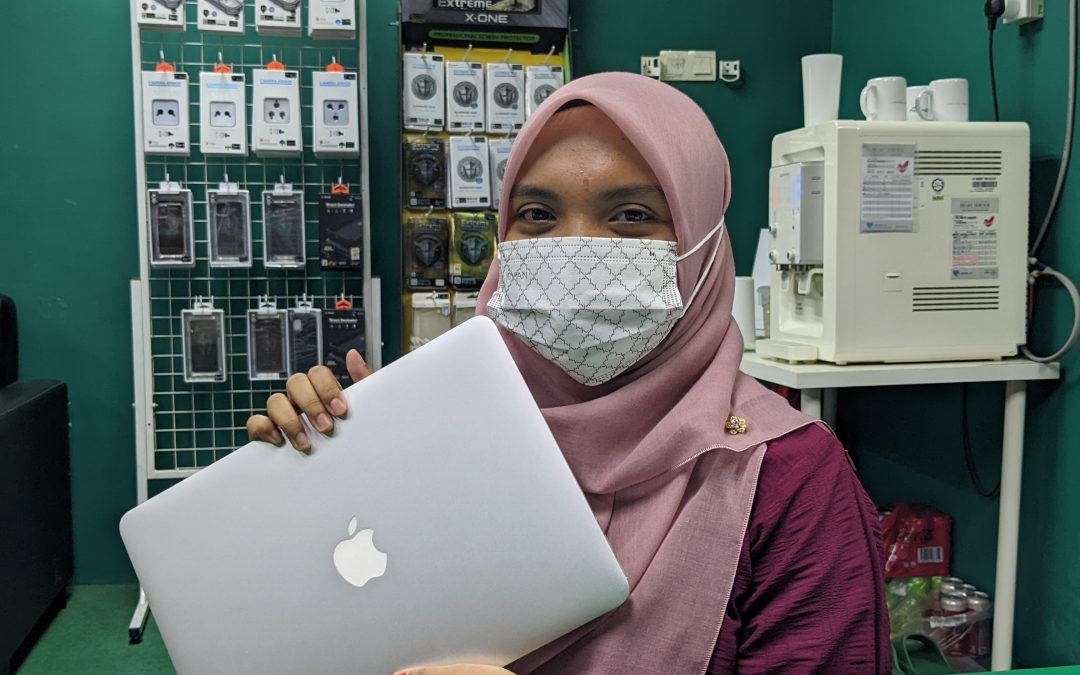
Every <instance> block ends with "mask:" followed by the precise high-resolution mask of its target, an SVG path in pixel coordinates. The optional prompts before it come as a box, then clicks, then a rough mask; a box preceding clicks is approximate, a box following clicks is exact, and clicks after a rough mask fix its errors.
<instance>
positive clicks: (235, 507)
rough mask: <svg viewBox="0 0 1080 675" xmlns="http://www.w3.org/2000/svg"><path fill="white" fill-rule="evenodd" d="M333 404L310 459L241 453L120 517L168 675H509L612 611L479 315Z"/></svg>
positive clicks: (556, 471) (594, 546) (615, 598)
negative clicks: (340, 408) (335, 408)
mask: <svg viewBox="0 0 1080 675" xmlns="http://www.w3.org/2000/svg"><path fill="white" fill-rule="evenodd" d="M345 395H346V397H347V400H348V403H349V414H348V417H347V418H346V419H345V420H340V421H338V422H337V425H336V429H335V432H334V434H333V436H331V437H322V436H320V434H318V433H317V432H315V431H314V430H313V429H311V428H310V425H308V427H309V428H308V434H309V436H310V437H311V438H312V445H313V449H312V452H311V454H310V455H303V454H301V453H299V452H296V451H294V450H293V449H291V448H290V447H284V448H277V447H274V446H272V445H269V444H266V443H259V442H255V443H249V444H248V445H246V446H244V447H242V448H240V449H239V450H237V451H235V452H233V453H232V454H230V455H229V456H228V457H225V458H223V459H221V460H219V461H218V462H216V463H215V464H213V465H211V466H209V467H207V468H205V469H203V470H201V471H200V472H199V473H197V474H195V475H194V476H191V477H190V478H187V479H185V480H184V481H182V482H181V483H179V484H178V485H176V486H174V487H172V488H170V489H169V490H166V491H165V492H163V493H162V494H160V495H158V496H156V497H154V498H152V499H150V500H148V501H147V502H145V503H144V504H142V505H140V506H138V507H136V508H135V509H133V510H131V511H130V512H129V513H127V514H126V515H125V516H124V517H123V519H122V520H121V523H120V531H121V535H122V537H123V540H124V543H125V545H126V546H127V549H128V553H129V555H130V557H131V561H132V564H133V565H134V567H135V571H136V573H137V575H138V577H139V581H140V583H141V584H142V586H143V588H144V590H145V591H146V593H147V596H148V598H149V601H150V607H151V610H152V611H153V612H154V615H155V618H156V620H157V623H158V626H159V628H160V630H161V634H162V637H163V639H164V641H165V644H166V647H167V648H168V651H169V654H170V656H171V657H172V659H173V663H174V665H175V666H176V669H177V671H178V672H180V673H200V674H202V673H239V672H260V673H286V672H288V673H295V672H305V673H342V672H353V673H369V672H370V673H380V674H381V675H386V674H387V673H393V672H395V671H397V670H400V669H403V668H408V667H415V666H419V665H444V664H450V663H461V662H464V663H483V664H491V665H505V664H507V663H509V662H511V661H514V660H515V659H517V658H519V657H520V656H523V655H524V654H527V653H529V652H531V651H533V650H534V649H536V648H538V647H540V646H542V645H543V644H546V643H547V642H549V641H551V640H553V639H554V638H556V637H558V636H560V635H562V634H564V633H567V632H569V631H570V630H572V629H574V628H576V627H577V626H579V625H581V624H583V623H586V622H587V621H589V620H591V619H593V618H594V617H597V616H599V615H601V614H603V613H605V612H607V611H609V610H611V609H613V608H615V607H617V606H618V605H619V604H621V603H622V602H623V600H625V598H626V597H627V594H628V587H627V582H626V578H625V576H624V574H623V572H622V570H621V569H620V568H619V565H618V563H617V562H616V560H615V557H614V555H613V554H612V552H611V549H610V548H609V546H608V544H607V541H606V540H605V538H604V536H603V533H602V532H601V530H600V528H599V526H598V525H597V523H596V520H595V518H594V517H593V514H592V512H591V510H590V508H589V506H588V504H587V502H586V500H585V497H584V495H583V494H582V492H581V490H580V488H579V487H578V485H577V482H576V481H575V479H574V477H573V475H572V473H571V472H570V469H569V467H568V466H567V464H566V461H565V460H564V458H563V456H562V453H561V452H560V451H559V448H558V446H557V445H556V443H555V440H554V438H553V437H552V435H551V432H550V430H549V429H548V427H547V424H546V423H545V422H544V419H543V417H542V416H541V414H540V411H539V409H538V408H537V406H536V403H535V402H534V401H533V398H532V396H531V394H530V393H529V390H528V388H527V386H526V385H525V382H524V380H523V379H522V377H521V374H520V373H519V372H518V370H517V367H516V366H515V364H514V362H513V360H512V358H511V356H510V354H509V351H508V350H507V349H506V346H505V344H504V343H503V341H502V338H501V336H500V335H499V333H498V331H497V329H496V328H495V325H494V324H493V323H492V322H491V321H490V320H489V319H487V318H483V317H479V318H475V319H470V320H469V321H467V322H466V323H464V324H462V325H461V326H460V327H458V328H455V329H454V330H452V331H450V332H449V333H446V334H445V335H443V336H441V337H439V338H438V339H436V340H433V341H432V342H430V343H429V344H427V345H426V346H424V347H422V348H421V349H419V350H417V351H415V352H412V353H410V354H409V355H407V356H405V357H403V358H401V359H399V360H398V361H396V362H394V363H392V364H390V365H388V366H386V367H385V368H383V369H382V370H380V371H379V372H377V373H375V374H374V375H371V376H369V377H368V378H365V379H364V380H363V381H361V382H359V383H357V384H355V385H353V386H351V387H349V388H348V389H346V391H345ZM305 424H306V420H305Z"/></svg>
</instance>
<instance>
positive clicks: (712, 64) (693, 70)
mask: <svg viewBox="0 0 1080 675" xmlns="http://www.w3.org/2000/svg"><path fill="white" fill-rule="evenodd" d="M660 79H661V80H664V81H666V82H715V81H716V52H714V51H675V50H664V51H662V52H660Z"/></svg>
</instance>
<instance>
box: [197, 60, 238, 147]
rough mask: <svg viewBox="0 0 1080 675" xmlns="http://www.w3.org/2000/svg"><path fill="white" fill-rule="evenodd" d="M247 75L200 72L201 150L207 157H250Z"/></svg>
mask: <svg viewBox="0 0 1080 675" xmlns="http://www.w3.org/2000/svg"><path fill="white" fill-rule="evenodd" d="M246 81H247V78H246V77H245V76H244V74H243V73H212V72H205V71H204V72H201V73H199V149H200V150H201V151H202V153H203V154H204V155H246V154H247V102H246V101H245V96H244V92H245V84H246Z"/></svg>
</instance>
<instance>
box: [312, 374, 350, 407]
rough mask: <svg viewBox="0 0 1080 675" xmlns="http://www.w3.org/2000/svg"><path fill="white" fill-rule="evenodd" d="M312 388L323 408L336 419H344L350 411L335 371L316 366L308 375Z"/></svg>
mask: <svg viewBox="0 0 1080 675" xmlns="http://www.w3.org/2000/svg"><path fill="white" fill-rule="evenodd" d="M307 377H308V380H309V381H310V382H311V386H312V387H313V388H314V389H315V393H316V394H318V396H319V400H320V401H322V404H323V407H324V408H326V409H327V410H329V411H330V413H331V414H332V415H334V417H344V416H345V413H346V412H347V411H348V410H349V407H348V405H346V403H345V396H344V394H342V392H341V384H339V383H338V380H337V377H335V376H334V371H332V370H330V369H329V368H327V367H326V366H314V367H313V368H312V369H311V370H309V371H308V374H307Z"/></svg>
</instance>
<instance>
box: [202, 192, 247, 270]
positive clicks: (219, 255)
mask: <svg viewBox="0 0 1080 675" xmlns="http://www.w3.org/2000/svg"><path fill="white" fill-rule="evenodd" d="M206 228H207V230H208V232H207V235H208V237H209V239H210V266H211V267H251V197H250V195H249V193H248V191H247V190H241V189H240V186H239V185H237V184H236V183H219V184H218V187H217V189H216V190H214V189H208V190H207V191H206Z"/></svg>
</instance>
